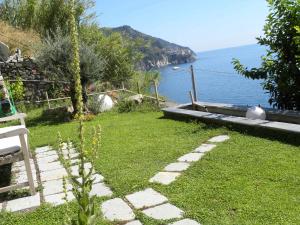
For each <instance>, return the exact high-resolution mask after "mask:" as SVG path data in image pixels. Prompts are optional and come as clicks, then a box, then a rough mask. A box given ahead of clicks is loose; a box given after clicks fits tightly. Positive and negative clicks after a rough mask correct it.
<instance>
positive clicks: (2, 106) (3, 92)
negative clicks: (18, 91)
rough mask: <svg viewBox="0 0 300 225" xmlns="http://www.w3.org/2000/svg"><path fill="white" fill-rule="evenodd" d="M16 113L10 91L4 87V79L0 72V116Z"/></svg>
mask: <svg viewBox="0 0 300 225" xmlns="http://www.w3.org/2000/svg"><path fill="white" fill-rule="evenodd" d="M16 113H17V110H16V107H15V105H14V102H13V99H12V96H11V93H10V92H9V90H8V89H7V88H6V85H5V81H4V79H3V77H2V76H1V74H0V117H5V116H10V115H14V114H16Z"/></svg>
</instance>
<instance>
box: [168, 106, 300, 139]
mask: <svg viewBox="0 0 300 225" xmlns="http://www.w3.org/2000/svg"><path fill="white" fill-rule="evenodd" d="M181 106H182V105H181ZM163 112H164V115H165V116H166V117H176V118H195V119H199V120H203V121H212V122H217V123H225V124H227V123H230V124H238V125H244V126H249V127H256V128H262V129H272V130H278V131H284V132H289V133H296V134H300V125H299V124H291V123H284V122H273V121H269V120H252V119H247V118H245V117H239V116H231V115H225V114H220V113H211V112H201V111H195V110H189V109H182V108H180V106H178V107H173V108H165V109H163Z"/></svg>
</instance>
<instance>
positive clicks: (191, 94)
mask: <svg viewBox="0 0 300 225" xmlns="http://www.w3.org/2000/svg"><path fill="white" fill-rule="evenodd" d="M189 93H190V97H191V102H192V107H193V109H194V110H195V108H196V107H195V99H194V96H193V93H192V91H190V92H189Z"/></svg>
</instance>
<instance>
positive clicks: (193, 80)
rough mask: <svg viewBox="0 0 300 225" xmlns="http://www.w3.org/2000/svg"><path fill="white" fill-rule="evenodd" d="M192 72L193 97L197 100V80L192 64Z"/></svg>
mask: <svg viewBox="0 0 300 225" xmlns="http://www.w3.org/2000/svg"><path fill="white" fill-rule="evenodd" d="M191 74H192V84H193V99H194V102H197V101H198V98H197V90H196V81H195V73H194V67H193V65H191Z"/></svg>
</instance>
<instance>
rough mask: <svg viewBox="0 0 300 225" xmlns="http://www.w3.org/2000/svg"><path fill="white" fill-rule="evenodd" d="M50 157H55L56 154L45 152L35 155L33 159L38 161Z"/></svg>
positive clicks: (54, 152)
mask: <svg viewBox="0 0 300 225" xmlns="http://www.w3.org/2000/svg"><path fill="white" fill-rule="evenodd" d="M52 155H57V152H56V151H54V150H52V151H47V152H42V153H38V154H36V155H35V157H36V158H37V159H40V158H45V157H48V156H52Z"/></svg>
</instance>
